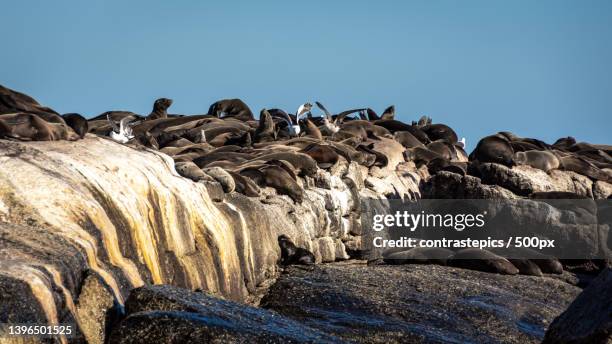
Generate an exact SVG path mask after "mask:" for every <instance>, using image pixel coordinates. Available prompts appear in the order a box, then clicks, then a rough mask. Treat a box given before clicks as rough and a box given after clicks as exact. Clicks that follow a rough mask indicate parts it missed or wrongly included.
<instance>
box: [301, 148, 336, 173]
mask: <svg viewBox="0 0 612 344" xmlns="http://www.w3.org/2000/svg"><path fill="white" fill-rule="evenodd" d="M300 153H305V154H308V155H309V156H310V157H311V158H313V159H315V160H316V162H317V164H318V165H319V167H320V168H330V167H331V166H333V165H334V164H335V163H336V162H338V159H339V155H338V153H337V152H336V150H335V149H334V148H332V147H331V146H330V145H327V144H318V143H311V144H309V145H308V146H306V147H305V148H304V149H302V150H301V151H300Z"/></svg>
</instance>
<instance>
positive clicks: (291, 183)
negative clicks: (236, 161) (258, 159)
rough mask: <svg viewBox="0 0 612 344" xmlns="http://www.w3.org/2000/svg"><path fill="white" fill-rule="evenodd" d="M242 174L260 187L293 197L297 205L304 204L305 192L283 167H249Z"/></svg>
mask: <svg viewBox="0 0 612 344" xmlns="http://www.w3.org/2000/svg"><path fill="white" fill-rule="evenodd" d="M240 174H241V175H243V176H245V177H249V178H251V179H252V180H253V181H254V182H256V183H257V184H258V185H260V186H269V187H271V188H274V189H275V190H276V191H277V192H278V193H279V194H281V195H287V196H289V197H291V199H292V200H293V201H294V202H296V203H302V201H303V200H304V190H302V188H301V187H300V185H299V184H298V183H297V182H296V181H295V180H293V178H291V175H290V174H289V173H287V171H286V170H285V169H284V168H282V167H279V166H275V165H272V166H271V165H265V166H263V167H260V168H256V167H249V168H245V169H243V170H241V171H240Z"/></svg>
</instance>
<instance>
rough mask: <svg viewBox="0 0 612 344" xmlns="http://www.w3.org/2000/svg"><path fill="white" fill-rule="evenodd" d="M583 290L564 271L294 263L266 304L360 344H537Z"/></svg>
mask: <svg viewBox="0 0 612 344" xmlns="http://www.w3.org/2000/svg"><path fill="white" fill-rule="evenodd" d="M579 292H580V289H579V288H577V287H575V286H572V285H570V284H567V283H566V282H564V281H562V280H560V279H559V278H557V277H554V278H552V277H533V276H503V275H498V274H488V273H482V272H476V271H470V270H462V269H457V268H450V267H441V266H433V265H403V266H397V265H394V266H391V265H371V266H366V265H365V264H356V263H355V262H354V261H350V262H346V263H333V264H325V265H318V266H315V267H314V269H303V268H299V267H291V268H289V270H288V273H287V274H283V275H282V276H281V277H280V278H279V279H278V280H277V283H276V284H275V285H274V286H273V287H272V288H271V289H270V291H269V293H268V294H267V295H266V296H265V297H264V298H263V300H262V302H261V306H262V307H264V308H268V309H271V310H274V311H277V312H279V313H280V314H282V315H284V316H287V317H290V318H293V319H295V320H297V321H299V322H300V323H302V324H304V325H305V326H308V327H310V328H314V329H316V330H319V331H321V332H326V333H329V334H332V335H335V336H337V337H341V338H342V339H343V340H345V341H349V342H356V343H420V342H428V343H430V342H445V343H447V342H449V343H459V342H461V343H463V342H482V343H485V342H508V343H536V342H539V341H541V340H542V338H543V337H544V331H545V329H546V327H547V326H548V324H549V323H550V322H551V321H552V320H553V318H554V317H555V316H557V315H558V314H559V313H561V312H562V311H563V309H565V307H567V305H568V304H569V303H570V302H571V301H572V300H573V299H574V297H576V295H578V294H579Z"/></svg>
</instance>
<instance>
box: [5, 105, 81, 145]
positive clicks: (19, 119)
mask: <svg viewBox="0 0 612 344" xmlns="http://www.w3.org/2000/svg"><path fill="white" fill-rule="evenodd" d="M0 138H13V139H18V140H22V141H56V140H69V141H76V140H78V139H79V138H80V137H79V135H77V133H75V132H74V130H72V128H70V127H69V126H67V125H66V124H65V123H64V122H63V120H62V123H50V122H47V121H45V120H44V119H42V118H41V117H40V116H38V115H35V114H31V113H23V112H21V113H14V114H5V115H0Z"/></svg>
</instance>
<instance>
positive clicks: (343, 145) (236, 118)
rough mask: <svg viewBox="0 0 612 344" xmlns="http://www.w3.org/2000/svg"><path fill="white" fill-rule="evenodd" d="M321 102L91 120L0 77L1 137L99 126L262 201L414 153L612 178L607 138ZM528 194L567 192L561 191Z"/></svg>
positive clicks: (445, 166)
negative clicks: (472, 139) (469, 137)
mask: <svg viewBox="0 0 612 344" xmlns="http://www.w3.org/2000/svg"><path fill="white" fill-rule="evenodd" d="M314 104H315V106H316V107H315V106H313V105H312V103H311V102H305V103H303V104H301V105H299V106H298V107H297V110H296V111H295V113H288V112H286V111H285V110H282V109H275V108H271V109H261V110H260V111H259V116H258V119H256V118H255V116H254V115H253V112H252V111H251V109H250V108H249V107H248V105H247V104H245V103H244V102H243V101H242V100H240V99H223V100H219V101H216V102H214V103H213V104H211V105H210V107H209V109H208V112H207V113H206V114H201V115H193V116H184V115H177V114H168V109H169V108H170V107H171V105H172V100H171V99H169V98H160V99H157V100H156V101H155V102H154V104H153V109H152V111H151V113H150V114H148V115H140V114H136V113H133V112H130V111H108V112H104V113H102V114H100V115H97V116H94V117H92V118H90V119H89V120H86V119H85V118H84V117H83V116H81V115H79V114H77V113H70V114H64V115H60V114H59V113H57V112H55V111H54V110H52V109H50V108H48V107H44V106H42V105H40V104H39V103H38V102H37V101H36V100H34V99H33V98H31V97H29V96H27V95H24V94H22V93H19V92H17V91H13V90H10V89H8V88H5V87H1V86H0V138H2V139H8V140H24V141H51V140H78V139H81V138H83V137H84V136H85V135H86V133H87V134H89V135H99V136H103V137H107V138H108V139H109V140H113V141H115V142H117V143H120V144H126V145H129V146H133V147H141V148H143V147H144V148H148V149H153V150H157V151H159V152H162V153H164V154H167V155H168V156H170V157H172V158H173V159H174V162H175V169H176V171H177V173H178V174H180V175H181V176H183V177H185V178H188V179H191V180H192V181H194V182H206V183H218V184H219V185H220V186H221V187H222V189H223V191H224V192H225V193H232V192H237V193H241V194H244V195H245V196H247V197H252V198H259V199H260V200H261V201H262V202H265V201H266V199H267V197H268V196H270V195H281V196H283V197H288V198H289V199H291V200H292V202H296V203H301V202H303V200H304V198H305V197H307V195H306V193H305V192H304V189H305V188H309V187H311V186H312V185H313V183H314V182H313V181H314V180H315V178H316V176H317V175H318V174H319V173H320V171H321V170H332V169H334V168H337V167H338V166H340V165H342V164H346V163H347V162H348V163H350V162H355V163H357V164H358V165H359V166H360V168H361V169H362V171H363V172H364V173H366V174H374V173H379V174H380V173H383V174H384V173H385V171H395V170H396V168H397V167H398V165H399V164H400V163H406V162H407V163H413V164H414V165H415V167H416V168H417V169H418V171H419V172H420V173H421V174H422V176H423V179H424V180H428V179H430V178H432V177H435V176H436V175H438V174H444V173H446V174H449V173H450V174H454V175H460V176H467V175H469V176H474V177H481V176H482V173H483V168H484V167H485V166H486V165H487V164H499V165H503V166H506V167H509V168H514V167H516V166H518V165H529V166H531V167H533V168H536V169H540V170H542V171H544V172H545V173H552V172H553V171H555V170H565V171H572V172H575V173H578V174H581V175H583V176H586V177H588V178H589V179H591V180H593V181H601V182H605V183H611V182H612V157H611V156H612V146H609V145H595V144H589V143H583V142H576V140H575V139H573V138H571V137H567V138H561V139H559V140H557V141H556V142H555V143H553V144H547V143H545V142H542V141H540V140H537V139H532V138H521V137H519V136H517V135H515V134H512V133H509V132H500V133H497V134H494V135H491V136H487V137H485V138H483V139H481V140H480V141H479V142H478V144H477V146H476V148H475V149H474V151H473V152H471V154H469V156H468V154H467V153H466V152H465V149H464V148H465V139H461V140H459V136H458V135H457V133H456V132H455V131H454V130H453V129H452V128H450V127H449V126H447V125H445V124H442V123H433V122H432V119H431V118H429V117H426V116H423V117H421V118H420V119H419V120H418V121H413V122H412V123H411V124H408V123H404V122H402V121H400V120H398V119H397V115H396V109H395V107H394V106H389V107H388V108H387V109H385V110H384V111H383V112H382V114H381V115H380V116H379V115H378V114H377V113H376V111H374V110H373V109H371V108H364V107H362V108H355V109H349V110H346V111H341V112H338V113H332V112H330V111H329V110H328V109H327V108H326V107H325V106H324V105H323V104H322V103H320V102H318V101H315V102H314ZM313 111H314V112H318V113H319V114H313ZM548 196H549V197H548ZM570 196H571V195H570ZM609 196H610V195H609V194H608V195H604V198H605V197H609ZM525 197H530V198H555V197H562V198H571V197H568V196H567V195H565V194H563V195H560V194H555V193H553V192H551V193H549V194H548V195H547V193H544V195H542V193H541V192H539V193H533V194H530V195H525ZM278 242H279V246H280V248H281V252H282V257H283V258H282V261H281V263H282V264H283V265H287V264H311V263H313V258H312V253H310V252H308V251H307V250H305V249H303V248H299V247H296V246H295V245H294V244H293V243H292V242H291V238H289V237H288V236H281V237H279V239H278ZM392 254H394V255H396V256H398V257H399V258H400V259H399V260H395V261H394V263H397V262H398V261H399V262H404V263H427V264H432V263H433V264H442V265H447V264H448V265H452V266H457V267H462V268H469V269H475V270H482V271H487V272H497V273H506V274H516V273H525V274H532V275H541V272H555V273H559V272H560V269H559V266H560V263H559V262H558V261H557V260H555V259H554V258H551V257H542V259H540V260H534V261H533V262H531V261H517V260H514V261H513V260H507V259H505V258H503V257H501V256H498V255H496V254H495V253H493V252H486V251H482V250H481V251H458V252H439V251H427V250H419V251H413V252H393V253H392ZM543 266H544V267H548V268H542V267H543ZM550 266H553V267H554V268H549V267H550Z"/></svg>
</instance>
